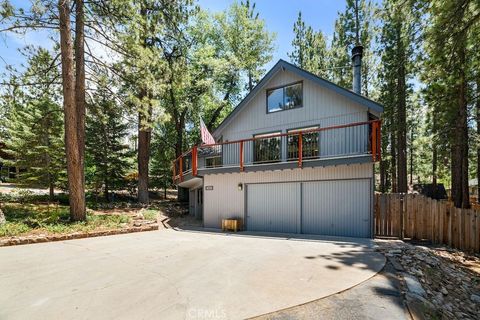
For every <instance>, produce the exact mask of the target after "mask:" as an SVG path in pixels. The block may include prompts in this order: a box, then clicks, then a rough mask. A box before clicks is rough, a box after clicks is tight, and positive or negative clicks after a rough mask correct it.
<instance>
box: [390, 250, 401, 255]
mask: <svg viewBox="0 0 480 320" xmlns="http://www.w3.org/2000/svg"><path fill="white" fill-rule="evenodd" d="M388 253H390V254H402V250H400V249H394V250H390V251H388Z"/></svg>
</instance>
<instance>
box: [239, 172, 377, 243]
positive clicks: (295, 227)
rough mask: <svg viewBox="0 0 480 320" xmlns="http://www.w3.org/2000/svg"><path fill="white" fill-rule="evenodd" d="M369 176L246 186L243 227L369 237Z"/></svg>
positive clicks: (370, 224) (271, 230)
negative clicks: (245, 208) (245, 214)
mask: <svg viewBox="0 0 480 320" xmlns="http://www.w3.org/2000/svg"><path fill="white" fill-rule="evenodd" d="M371 201H372V189H371V180H370V179H357V180H329V181H308V182H288V183H262V184H248V185H247V225H246V227H247V230H250V231H267V232H283V233H306V234H321V235H332V236H349V237H370V236H371V226H372V220H371V219H372V217H371Z"/></svg>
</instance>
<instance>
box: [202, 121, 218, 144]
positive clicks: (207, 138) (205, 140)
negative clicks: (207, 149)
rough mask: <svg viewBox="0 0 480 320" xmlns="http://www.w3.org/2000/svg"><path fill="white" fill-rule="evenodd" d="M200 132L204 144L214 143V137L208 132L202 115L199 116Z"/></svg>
mask: <svg viewBox="0 0 480 320" xmlns="http://www.w3.org/2000/svg"><path fill="white" fill-rule="evenodd" d="M200 133H201V135H202V141H203V143H204V144H215V139H213V137H212V135H211V134H210V132H208V129H207V126H206V125H205V123H204V122H203V119H202V117H200Z"/></svg>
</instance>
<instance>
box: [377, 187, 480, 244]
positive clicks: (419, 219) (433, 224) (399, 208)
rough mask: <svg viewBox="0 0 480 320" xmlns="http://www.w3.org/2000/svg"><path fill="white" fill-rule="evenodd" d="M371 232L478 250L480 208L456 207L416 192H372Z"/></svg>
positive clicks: (479, 241)
mask: <svg viewBox="0 0 480 320" xmlns="http://www.w3.org/2000/svg"><path fill="white" fill-rule="evenodd" d="M375 235H376V236H382V237H398V238H400V239H403V238H410V239H414V240H428V241H431V242H432V243H436V244H445V245H449V246H451V247H453V248H457V249H461V250H465V251H473V252H480V210H478V209H458V208H455V207H453V205H452V203H451V202H448V201H442V200H440V201H438V200H434V199H430V198H427V197H424V196H422V195H418V194H398V193H393V194H376V195H375Z"/></svg>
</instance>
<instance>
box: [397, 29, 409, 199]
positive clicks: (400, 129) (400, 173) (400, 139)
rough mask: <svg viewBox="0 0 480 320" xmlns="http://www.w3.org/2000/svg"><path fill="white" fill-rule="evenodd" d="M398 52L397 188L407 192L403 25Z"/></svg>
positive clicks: (399, 30)
mask: <svg viewBox="0 0 480 320" xmlns="http://www.w3.org/2000/svg"><path fill="white" fill-rule="evenodd" d="M397 37H398V38H397V41H398V42H397V48H398V49H397V52H398V57H399V65H398V72H397V95H398V104H397V107H398V110H397V120H398V121H397V151H398V159H397V161H398V162H397V179H398V183H397V188H398V192H401V193H406V192H407V106H406V105H407V100H406V99H407V96H406V85H405V48H404V45H403V41H402V35H401V24H400V25H399V26H398V27H397Z"/></svg>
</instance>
